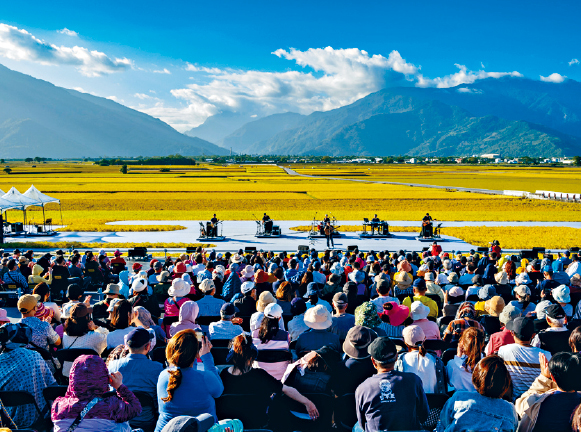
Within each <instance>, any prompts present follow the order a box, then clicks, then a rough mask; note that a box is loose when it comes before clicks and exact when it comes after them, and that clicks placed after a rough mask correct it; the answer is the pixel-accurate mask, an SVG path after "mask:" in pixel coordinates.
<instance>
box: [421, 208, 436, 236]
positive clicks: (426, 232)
mask: <svg viewBox="0 0 581 432" xmlns="http://www.w3.org/2000/svg"><path fill="white" fill-rule="evenodd" d="M432 221H433V219H432V216H430V214H429V213H426V215H425V216H424V218H423V219H422V232H421V234H420V236H421V237H424V238H430V237H433V236H434V224H433V223H432Z"/></svg>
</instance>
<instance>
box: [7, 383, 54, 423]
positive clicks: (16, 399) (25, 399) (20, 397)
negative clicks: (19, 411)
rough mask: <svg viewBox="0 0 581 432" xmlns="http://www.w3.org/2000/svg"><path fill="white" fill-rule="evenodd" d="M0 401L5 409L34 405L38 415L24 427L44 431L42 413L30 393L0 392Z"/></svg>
mask: <svg viewBox="0 0 581 432" xmlns="http://www.w3.org/2000/svg"><path fill="white" fill-rule="evenodd" d="M0 400H1V401H2V404H3V405H4V406H5V407H19V406H24V405H34V408H36V412H37V413H38V415H37V416H36V419H31V423H30V424H28V425H26V426H25V427H26V428H29V429H33V430H45V425H44V419H43V417H42V412H41V411H40V408H39V406H38V404H37V403H36V399H34V396H33V395H31V394H30V393H28V392H26V391H0ZM19 430H20V429H19Z"/></svg>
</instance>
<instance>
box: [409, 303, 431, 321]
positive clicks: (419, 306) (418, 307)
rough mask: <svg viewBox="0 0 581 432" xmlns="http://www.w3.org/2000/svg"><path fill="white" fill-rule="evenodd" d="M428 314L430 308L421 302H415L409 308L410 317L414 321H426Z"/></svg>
mask: <svg viewBox="0 0 581 432" xmlns="http://www.w3.org/2000/svg"><path fill="white" fill-rule="evenodd" d="M429 314H430V308H429V307H427V306H426V305H424V304H423V303H422V302H421V301H415V302H413V303H412V305H411V307H410V316H411V318H412V319H413V320H414V321H416V320H421V319H426V318H427V317H428V315H429Z"/></svg>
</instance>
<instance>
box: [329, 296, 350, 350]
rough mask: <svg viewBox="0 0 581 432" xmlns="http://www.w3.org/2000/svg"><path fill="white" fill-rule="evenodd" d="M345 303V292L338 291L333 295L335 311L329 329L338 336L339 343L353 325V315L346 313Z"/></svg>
mask: <svg viewBox="0 0 581 432" xmlns="http://www.w3.org/2000/svg"><path fill="white" fill-rule="evenodd" d="M347 305H348V303H347V294H345V293H342V292H338V293H336V294H335V295H334V296H333V307H334V308H335V311H336V312H335V313H334V314H333V318H332V320H333V324H331V328H330V331H331V333H335V334H336V335H337V336H339V340H340V341H341V343H343V341H344V340H345V338H346V337H347V332H348V331H349V329H350V328H351V327H353V326H354V325H355V315H352V314H348V313H347Z"/></svg>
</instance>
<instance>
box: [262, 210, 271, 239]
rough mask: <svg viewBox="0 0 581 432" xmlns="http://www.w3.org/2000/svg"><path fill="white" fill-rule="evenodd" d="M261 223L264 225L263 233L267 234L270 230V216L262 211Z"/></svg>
mask: <svg viewBox="0 0 581 432" xmlns="http://www.w3.org/2000/svg"><path fill="white" fill-rule="evenodd" d="M262 225H263V227H264V232H265V233H267V234H268V233H270V232H272V220H271V219H270V216H268V215H267V214H266V213H264V216H262Z"/></svg>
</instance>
